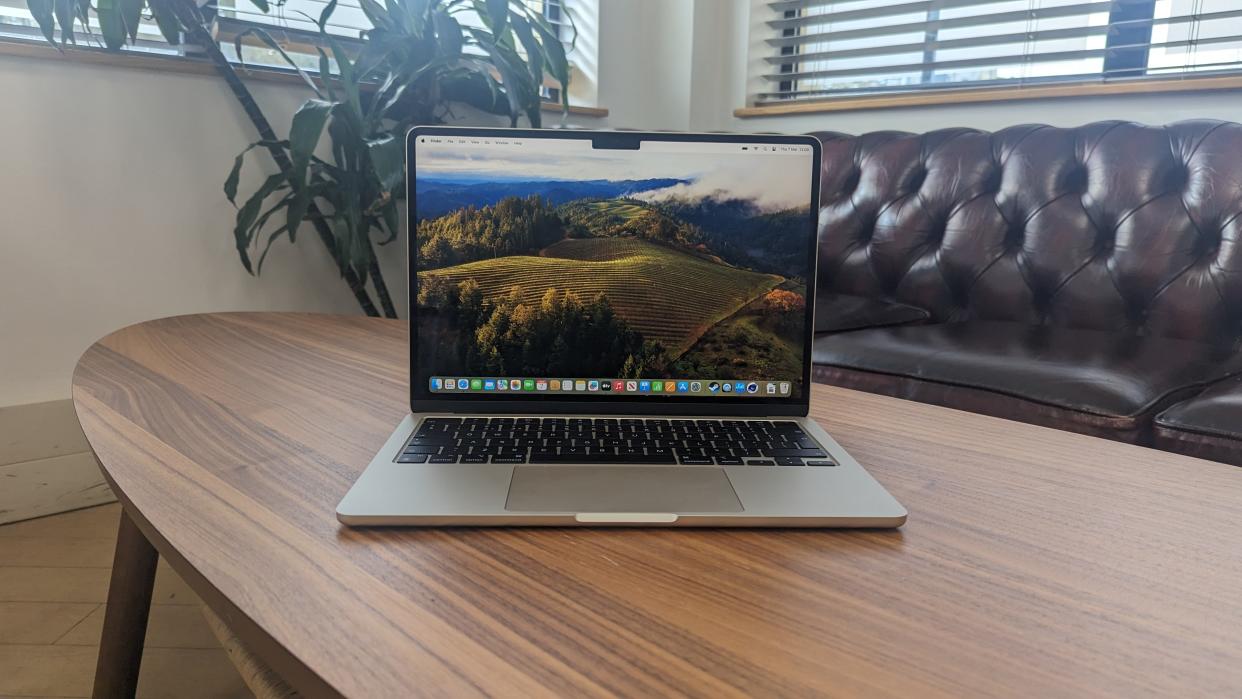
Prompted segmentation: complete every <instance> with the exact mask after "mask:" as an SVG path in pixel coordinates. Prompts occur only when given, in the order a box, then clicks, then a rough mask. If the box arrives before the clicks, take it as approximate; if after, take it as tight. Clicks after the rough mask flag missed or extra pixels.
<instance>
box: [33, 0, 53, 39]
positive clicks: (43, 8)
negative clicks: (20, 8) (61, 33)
mask: <svg viewBox="0 0 1242 699" xmlns="http://www.w3.org/2000/svg"><path fill="white" fill-rule="evenodd" d="M26 7H27V8H29V9H30V14H31V16H32V17H34V20H35V23H36V24H38V25H39V31H41V32H43V38H45V39H47V41H48V43H49V44H52V45H53V46H55V45H56V17H55V14H54V13H53V11H52V0H27V1H26Z"/></svg>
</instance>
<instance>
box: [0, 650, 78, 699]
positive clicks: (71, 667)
mask: <svg viewBox="0 0 1242 699" xmlns="http://www.w3.org/2000/svg"><path fill="white" fill-rule="evenodd" d="M97 652H98V651H97V649H96V648H92V647H90V646H54V645H10V646H0V694H24V695H27V696H36V697H85V696H90V693H91V683H92V680H93V679H94V677H95V654H96V653H97Z"/></svg>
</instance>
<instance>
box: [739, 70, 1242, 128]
mask: <svg viewBox="0 0 1242 699" xmlns="http://www.w3.org/2000/svg"><path fill="white" fill-rule="evenodd" d="M1239 89H1242V75H1213V76H1204V77H1177V78H1167V79H1165V78H1159V79H1153V78H1144V79H1141V80H1117V81H1112V82H1105V83H1062V84H1044V85H1026V86H1022V87H1017V86H1013V87H1009V86H1005V87H980V88H963V89H953V90H947V89H946V90H935V91H929V92H903V93H900V94H878V95H877V94H872V95H858V96H852V97H849V96H847V97H832V98H828V99H822V100H814V101H812V100H806V101H789V102H785V103H774V104H763V105H758V106H755V107H742V108H740V109H735V110H733V116H735V117H739V118H742V119H747V118H753V117H768V116H785V115H791V114H815V113H819V112H846V111H856V110H863V109H895V108H900V107H923V106H931V105H942V104H972V103H983V102H1012V101H1017V100H1033V99H1056V98H1066V97H1095V96H1105V95H1145V94H1155V93H1162V92H1201V91H1211V90H1239Z"/></svg>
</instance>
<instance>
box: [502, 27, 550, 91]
mask: <svg viewBox="0 0 1242 699" xmlns="http://www.w3.org/2000/svg"><path fill="white" fill-rule="evenodd" d="M509 23H510V24H512V25H513V33H514V34H516V35H517V38H518V41H520V42H522V48H523V49H525V51H526V65H527V68H528V69H529V70H530V77H531V80H533V81H534V83H535V86H536V89H538V86H539V85H542V84H543V47H542V46H540V45H539V42H538V41H536V40H535V33H534V32H533V31H531V29H530V23H529V22H527V21H526V18H525V17H523V16H521V15H519V14H517V13H516V12H515V13H514V14H513V16H512V17H510V18H509Z"/></svg>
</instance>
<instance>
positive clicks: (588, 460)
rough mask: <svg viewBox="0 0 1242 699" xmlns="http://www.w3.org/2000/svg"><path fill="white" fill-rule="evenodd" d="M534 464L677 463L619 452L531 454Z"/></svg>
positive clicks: (667, 457)
mask: <svg viewBox="0 0 1242 699" xmlns="http://www.w3.org/2000/svg"><path fill="white" fill-rule="evenodd" d="M530 462H531V463H532V464H675V463H677V461H676V460H675V459H673V457H672V455H669V456H652V455H646V456H620V455H618V454H549V453H547V452H543V453H538V454H531V455H530Z"/></svg>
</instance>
